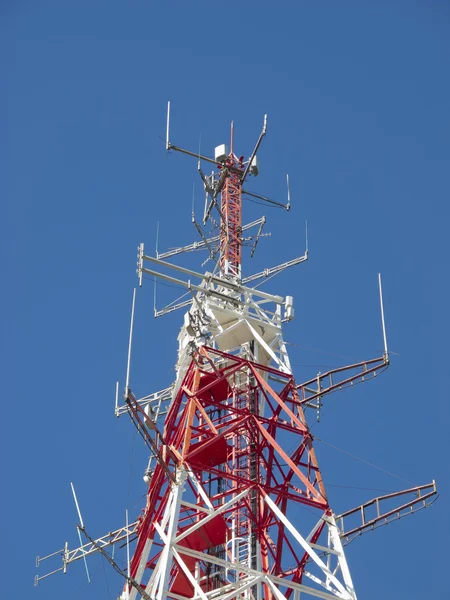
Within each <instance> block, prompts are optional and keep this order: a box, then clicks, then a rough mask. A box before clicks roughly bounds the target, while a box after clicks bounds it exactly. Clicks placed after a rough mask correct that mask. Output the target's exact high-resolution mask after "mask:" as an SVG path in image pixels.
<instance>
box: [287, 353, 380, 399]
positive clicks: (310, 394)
mask: <svg viewBox="0 0 450 600" xmlns="http://www.w3.org/2000/svg"><path fill="white" fill-rule="evenodd" d="M388 366H389V361H388V359H387V357H386V356H385V355H383V356H381V357H380V358H372V359H371V360H366V361H362V362H359V363H355V364H353V365H347V366H345V367H339V368H337V369H332V370H331V371H327V372H326V373H323V374H321V373H318V374H317V377H315V378H314V379H310V380H309V381H306V382H305V383H301V384H300V385H298V386H296V390H297V393H298V398H297V399H294V402H297V403H298V404H304V405H305V406H306V407H307V408H318V407H319V408H320V402H321V399H322V396H325V394H330V393H331V392H335V391H338V390H343V389H345V388H347V387H351V386H353V385H354V384H356V383H363V382H364V381H367V380H369V379H373V378H374V377H376V376H377V375H378V374H379V373H382V372H383V371H384V370H385V369H387V367H388ZM352 371H356V372H353V373H352ZM349 373H350V374H349ZM342 375H344V378H342ZM313 401H316V403H315V404H312V402H313Z"/></svg>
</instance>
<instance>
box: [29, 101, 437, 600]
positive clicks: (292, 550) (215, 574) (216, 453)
mask: <svg viewBox="0 0 450 600" xmlns="http://www.w3.org/2000/svg"><path fill="white" fill-rule="evenodd" d="M169 116H170V105H169V107H168V117H167V139H166V146H167V150H168V151H170V150H174V151H179V152H182V153H185V154H188V155H191V156H194V157H196V158H197V160H198V170H199V173H200V176H201V178H202V181H203V185H204V190H205V210H204V218H203V224H202V225H200V224H199V223H197V222H196V220H195V215H194V214H193V217H192V220H193V223H194V225H195V227H196V229H197V231H198V233H199V235H200V240H199V241H197V242H195V243H194V244H192V245H190V246H185V247H183V248H177V249H175V250H171V251H169V252H165V253H158V252H157V253H156V256H155V257H152V256H148V255H146V254H145V251H144V246H143V244H141V245H140V246H139V253H138V277H139V281H140V284H142V279H143V275H144V274H148V275H150V276H151V277H155V278H156V277H160V278H162V279H165V280H167V281H169V282H171V283H173V284H176V285H179V286H182V287H183V286H184V287H185V288H186V289H187V293H188V295H189V298H188V299H187V300H183V301H182V302H178V303H172V304H171V305H169V306H167V307H166V308H163V309H162V310H156V307H155V316H162V315H163V314H166V313H167V312H172V311H173V310H176V309H179V308H183V307H185V308H187V309H188V310H187V312H186V313H185V315H184V323H183V326H182V328H181V331H180V334H179V336H178V361H177V364H176V380H175V382H174V383H173V384H172V385H171V386H170V387H168V388H166V389H164V390H162V391H160V392H157V393H154V394H151V395H149V396H145V397H143V398H140V399H137V398H136V397H135V395H134V394H133V392H132V390H131V387H130V381H129V364H130V363H129V362H128V371H127V381H126V387H125V394H124V398H125V403H124V404H123V405H122V406H120V405H119V403H118V402H117V403H116V414H117V415H118V416H119V415H121V414H124V413H128V414H129V416H130V417H131V419H132V421H133V423H134V424H135V425H136V427H137V428H138V430H139V432H140V433H141V435H142V437H143V438H144V440H145V443H146V444H147V446H148V448H149V450H150V454H151V457H150V461H149V464H148V468H147V470H146V474H145V478H144V479H145V481H146V483H147V484H148V492H147V497H146V505H145V510H144V511H143V513H142V515H141V516H140V517H139V519H138V520H137V521H136V522H134V523H131V524H128V523H127V524H126V526H125V527H123V528H121V529H118V530H117V531H114V532H112V533H110V534H108V535H107V536H104V537H102V538H99V539H97V540H94V539H93V538H91V537H90V536H89V534H88V533H87V531H86V528H85V526H84V523H83V521H82V519H81V514H80V525H79V526H78V529H79V532H80V534H81V533H82V534H84V535H85V536H86V538H87V540H88V541H87V542H86V543H84V544H83V543H81V545H80V547H79V548H77V549H75V550H69V548H68V546H67V544H66V546H65V548H64V549H62V550H61V554H62V558H63V566H62V567H61V570H64V571H65V570H66V568H67V565H68V564H69V563H71V562H73V561H76V560H79V559H81V558H84V559H86V557H87V556H89V555H90V554H92V553H94V552H101V553H102V554H103V555H104V556H105V557H106V558H107V559H108V560H109V562H110V563H111V564H112V566H113V567H114V568H115V569H116V570H117V571H119V572H120V573H121V574H122V575H123V577H124V578H125V587H124V589H123V591H122V594H121V596H120V597H121V598H122V599H123V600H125V599H128V598H129V599H130V600H135V599H136V598H138V597H140V596H142V597H143V598H145V599H146V600H148V599H150V598H151V599H152V600H165V599H166V598H173V599H174V600H185V599H186V598H195V600H212V599H215V600H232V599H234V598H238V599H241V600H243V599H248V600H250V599H253V600H261V599H263V598H264V599H266V600H289V599H291V598H293V600H299V599H300V598H310V597H314V598H324V599H329V600H331V599H333V598H340V599H343V600H355V599H356V593H355V590H354V587H353V582H352V577H351V575H350V570H349V566H348V563H347V560H346V556H345V552H344V545H345V543H346V542H347V541H349V540H350V539H352V538H353V537H354V536H356V535H359V534H360V533H361V532H363V531H365V530H367V529H369V528H374V527H376V526H377V525H379V524H382V523H385V522H388V521H389V520H390V519H392V518H394V517H395V518H397V517H399V516H403V514H409V513H411V512H414V511H415V510H417V509H419V508H421V507H424V506H426V505H427V504H428V503H429V501H430V498H431V497H432V496H434V495H435V493H436V488H435V484H434V482H433V483H431V484H428V485H425V486H420V487H418V488H413V489H409V490H404V491H402V492H398V493H397V494H395V495H392V494H390V495H388V496H383V497H380V498H377V499H375V500H373V501H371V502H369V503H367V504H366V505H362V506H360V507H357V508H356V509H353V510H352V511H349V512H348V513H345V514H344V515H340V516H338V515H335V514H334V513H333V510H332V509H331V507H330V505H329V502H328V498H327V493H326V487H325V485H324V482H323V480H322V476H321V472H320V468H319V464H318V462H317V458H316V455H315V452H314V446H313V437H312V435H311V433H310V430H309V427H308V424H307V420H306V417H305V410H307V409H314V411H316V410H320V406H321V404H322V401H323V398H324V396H325V395H326V394H328V393H330V392H333V391H336V390H338V389H342V388H344V387H346V386H350V385H352V384H353V383H354V382H357V381H359V382H360V381H367V380H368V379H370V378H372V377H374V376H375V375H376V374H377V373H380V372H381V371H382V370H384V369H385V368H387V366H388V365H389V355H388V350H387V343H386V334H385V328H384V315H383V304H382V297H381V281H380V302H381V309H382V325H383V335H384V347H385V351H384V353H383V355H382V356H380V357H377V358H374V359H371V360H367V361H363V362H360V363H357V364H353V365H349V366H347V367H341V368H339V369H335V370H333V371H329V372H328V373H325V374H319V375H317V377H315V378H314V379H312V380H311V381H307V382H305V383H303V384H301V385H298V384H297V383H296V382H295V380H294V377H293V375H292V369H291V365H290V362H289V356H288V353H287V350H286V345H285V342H284V339H283V331H282V324H283V323H284V322H288V321H290V320H292V319H293V318H294V306H293V298H292V297H291V296H286V297H285V298H284V297H281V296H279V295H275V294H271V293H267V292H265V291H261V290H260V289H259V288H257V287H249V285H248V284H249V283H250V282H253V281H257V280H259V281H262V280H263V279H264V278H265V277H266V278H268V277H270V276H273V275H275V274H277V273H280V272H281V271H283V270H284V269H286V268H288V267H291V266H294V265H297V264H300V263H301V262H303V261H305V260H307V258H308V250H307V249H306V251H305V254H304V255H303V256H300V257H298V258H295V259H293V260H291V261H289V262H286V263H283V264H281V265H278V266H276V267H272V268H268V269H265V270H264V271H262V272H260V273H257V274H255V275H250V276H246V277H245V276H243V273H242V249H243V246H244V245H245V246H249V252H250V254H253V253H254V251H255V248H256V245H257V243H258V241H259V239H260V238H261V236H262V235H264V234H263V227H264V224H265V218H264V217H262V218H261V219H258V220H257V221H254V222H253V223H249V224H248V225H246V226H243V225H242V196H243V194H248V195H251V196H254V197H256V198H258V199H259V201H261V202H263V203H264V202H267V203H271V204H275V205H278V206H280V207H282V208H285V209H286V210H289V208H290V194H289V180H287V183H288V198H287V203H286V204H282V203H279V202H275V201H273V200H271V199H269V198H267V197H265V196H260V195H258V194H253V193H252V192H249V191H248V190H245V189H244V188H243V186H244V185H245V183H246V182H247V180H248V179H249V178H250V177H255V176H257V175H258V172H259V166H258V158H257V152H258V149H259V146H260V144H261V141H262V139H263V137H264V136H265V134H266V129H267V119H266V118H264V125H263V129H262V132H261V134H260V136H259V139H258V141H257V143H256V146H255V148H254V151H253V152H252V154H251V155H250V157H249V158H248V159H247V160H244V157H243V156H238V155H237V154H235V153H234V148H233V125H232V127H231V141H230V147H229V149H227V148H226V146H225V145H222V146H219V147H217V148H216V149H215V156H214V158H208V157H206V156H202V155H199V154H196V153H194V152H189V151H187V150H183V149H182V148H179V147H177V146H174V145H173V144H171V142H170V139H169ZM204 163H209V164H212V166H213V170H212V172H211V174H210V175H206V174H205V173H204V172H203V170H202V166H201V165H202V164H204ZM205 226H208V227H210V228H211V231H210V232H209V233H208V234H207V233H205V232H204V227H205ZM252 231H253V233H252ZM200 248H203V249H204V250H205V251H206V252H207V255H208V257H209V259H211V261H212V263H213V264H214V265H215V267H214V269H213V271H212V272H206V273H205V274H202V273H199V272H196V271H193V270H190V269H186V268H183V267H180V266H177V265H175V264H173V263H172V262H170V261H169V260H168V259H170V258H172V257H174V256H176V255H178V254H181V253H183V252H189V251H191V250H198V249H200ZM152 265H153V266H152ZM150 266H151V267H152V268H149V267H150ZM156 269H158V270H156ZM173 271H176V272H178V274H180V275H177V277H175V276H174V275H170V274H168V273H171V272H173ZM180 277H182V278H181V279H180ZM187 277H188V278H189V279H187ZM132 314H133V315H134V297H133V313H132ZM132 323H133V316H132ZM131 334H132V328H131V330H130V351H131V339H132V335H131ZM396 496H402V500H401V501H400V504H399V506H397V507H396V508H395V509H392V507H391V504H390V505H389V506H390V508H389V510H387V511H383V504H384V502H387V501H389V502H392V498H393V497H396ZM403 496H404V497H405V498H404V499H403ZM374 502H375V503H376V507H377V512H376V514H375V515H372V516H371V517H370V518H367V516H366V512H365V509H366V508H367V507H368V506H370V505H371V503H374ZM301 505H303V506H306V507H307V508H308V510H309V513H313V514H314V519H315V520H314V523H313V524H312V525H311V524H308V525H306V523H304V522H303V515H304V514H305V513H304V511H299V510H298V509H299V507H300V506H301ZM77 508H78V504H77ZM351 519H353V522H351ZM349 520H350V522H351V524H350V525H348V523H349ZM306 527H308V528H307V529H306ZM130 536H133V537H134V538H135V541H134V542H133V543H132V544H131V545H130V544H129V543H128V544H127V549H128V551H129V553H130V551H131V554H132V556H131V554H130V560H129V561H128V567H127V570H122V569H121V568H120V567H119V566H118V564H117V563H116V561H115V560H114V558H113V557H112V555H111V554H110V553H109V552H108V546H111V545H112V544H115V543H117V542H123V541H124V540H128V542H129V538H130ZM50 556H54V555H50ZM45 558H49V557H45ZM42 560H43V559H38V562H39V561H42ZM39 579H41V578H39V577H38V578H37V579H36V582H37V581H39Z"/></svg>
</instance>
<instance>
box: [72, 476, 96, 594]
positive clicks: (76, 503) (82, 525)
mask: <svg viewBox="0 0 450 600" xmlns="http://www.w3.org/2000/svg"><path fill="white" fill-rule="evenodd" d="M70 487H71V488H72V494H73V499H74V500H75V506H76V507H77V513H78V518H79V519H80V525H77V532H78V539H79V540H80V547H81V548H82V547H83V542H82V540H81V531H80V529H81V530H82V531H84V523H83V517H82V516H81V511H80V505H79V504H78V500H77V495H76V493H75V488H74V486H73V483H72V482H70ZM80 526H81V527H80ZM83 560H84V567H85V569H86V577H87V580H88V583H91V578H90V577H89V569H88V566H87V560H86V556H85V555H84V553H83Z"/></svg>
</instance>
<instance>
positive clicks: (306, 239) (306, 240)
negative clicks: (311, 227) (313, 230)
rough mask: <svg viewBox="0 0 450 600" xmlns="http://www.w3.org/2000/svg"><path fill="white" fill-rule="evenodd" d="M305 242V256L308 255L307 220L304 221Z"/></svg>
mask: <svg viewBox="0 0 450 600" xmlns="http://www.w3.org/2000/svg"><path fill="white" fill-rule="evenodd" d="M305 242H306V248H305V254H308V219H305Z"/></svg>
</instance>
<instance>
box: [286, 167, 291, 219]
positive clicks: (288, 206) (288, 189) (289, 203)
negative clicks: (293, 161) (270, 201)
mask: <svg viewBox="0 0 450 600" xmlns="http://www.w3.org/2000/svg"><path fill="white" fill-rule="evenodd" d="M286 183H287V192H288V201H287V204H286V210H291V188H290V186H289V174H288V173H286Z"/></svg>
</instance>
